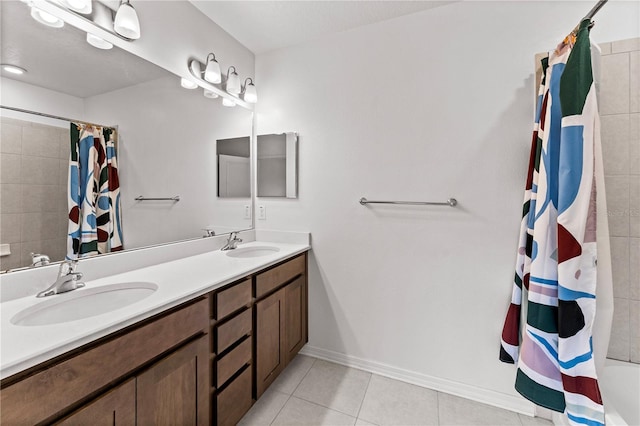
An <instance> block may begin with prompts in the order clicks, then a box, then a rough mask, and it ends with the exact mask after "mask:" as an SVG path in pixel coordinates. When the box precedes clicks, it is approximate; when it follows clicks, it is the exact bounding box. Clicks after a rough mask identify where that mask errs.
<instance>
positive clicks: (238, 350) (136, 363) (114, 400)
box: [0, 253, 308, 426]
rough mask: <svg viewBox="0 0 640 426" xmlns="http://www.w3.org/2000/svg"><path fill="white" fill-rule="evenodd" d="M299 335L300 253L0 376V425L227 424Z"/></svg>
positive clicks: (303, 262) (299, 342)
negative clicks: (89, 341)
mask: <svg viewBox="0 0 640 426" xmlns="http://www.w3.org/2000/svg"><path fill="white" fill-rule="evenodd" d="M307 335H308V332H307V253H302V254H300V255H298V256H295V257H293V258H291V259H289V260H286V261H284V262H281V263H279V264H277V265H275V266H273V267H270V268H267V269H266V270H264V271H260V272H258V273H255V274H252V275H250V276H248V277H245V278H243V279H241V280H239V281H237V282H234V283H231V284H229V285H227V286H224V287H222V288H220V289H217V290H214V291H212V292H210V293H208V294H206V295H204V296H199V297H196V298H194V299H193V300H191V301H189V302H187V303H185V304H183V305H180V306H178V307H175V308H171V309H169V310H167V311H166V312H163V313H161V314H159V315H156V316H154V317H152V318H149V319H147V320H144V321H141V322H140V323H137V324H134V325H132V326H130V327H127V328H125V329H123V330H120V331H118V332H116V333H113V334H111V335H109V336H106V337H103V338H101V339H98V340H97V341H95V342H92V343H90V344H87V345H85V346H82V347H80V348H78V349H75V350H73V351H71V352H69V353H67V354H64V355H61V356H59V357H57V358H54V359H52V360H50V361H46V362H44V363H42V364H40V365H37V366H35V367H32V368H30V369H28V370H26V371H23V372H21V373H18V374H16V375H14V376H11V377H8V378H5V379H3V380H2V382H0V406H1V407H2V410H0V423H1V424H3V425H4V424H6V425H34V424H59V425H65V426H75V425H78V426H84V425H89V424H90V425H104V426H107V425H110V426H129V425H131V426H135V425H143V426H147V425H203V426H205V425H210V424H214V425H218V426H231V425H235V424H237V423H238V421H240V419H241V418H242V416H243V415H244V414H245V413H246V412H247V411H248V410H249V409H250V408H251V406H252V405H253V403H254V402H255V400H256V399H257V398H259V397H260V396H261V395H262V394H263V393H264V391H265V390H266V389H267V387H268V386H269V385H270V384H271V383H273V381H274V380H275V379H276V378H277V377H278V375H279V374H280V373H281V372H282V370H284V368H285V367H286V365H287V364H288V363H289V362H290V361H291V360H292V359H293V357H295V355H296V354H297V353H298V351H299V350H300V349H301V348H302V346H304V344H305V343H306V342H307Z"/></svg>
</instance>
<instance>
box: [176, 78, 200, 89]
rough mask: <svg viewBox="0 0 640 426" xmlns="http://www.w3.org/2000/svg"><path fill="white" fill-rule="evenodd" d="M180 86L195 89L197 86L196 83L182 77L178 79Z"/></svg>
mask: <svg viewBox="0 0 640 426" xmlns="http://www.w3.org/2000/svg"><path fill="white" fill-rule="evenodd" d="M180 86H182V87H184V88H185V89H196V88H197V87H198V84H197V83H195V82H193V81H191V80H188V79H186V78H184V77H183V78H181V79H180Z"/></svg>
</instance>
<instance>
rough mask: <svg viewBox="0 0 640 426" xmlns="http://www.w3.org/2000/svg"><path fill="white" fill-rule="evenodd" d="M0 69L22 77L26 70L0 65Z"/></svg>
mask: <svg viewBox="0 0 640 426" xmlns="http://www.w3.org/2000/svg"><path fill="white" fill-rule="evenodd" d="M2 69H3V70H4V71H6V72H9V73H11V74H16V75H22V74H24V73H26V72H27V70H25V69H24V68H20V67H18V66H15V65H10V64H2Z"/></svg>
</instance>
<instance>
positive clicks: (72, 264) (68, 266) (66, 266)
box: [58, 259, 78, 277]
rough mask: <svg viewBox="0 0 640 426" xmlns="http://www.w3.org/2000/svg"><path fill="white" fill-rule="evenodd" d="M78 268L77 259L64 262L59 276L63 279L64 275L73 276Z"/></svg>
mask: <svg viewBox="0 0 640 426" xmlns="http://www.w3.org/2000/svg"><path fill="white" fill-rule="evenodd" d="M77 266H78V260H77V259H67V260H64V261H63V262H62V263H61V264H60V269H59V270H58V276H59V277H61V276H63V275H69V274H73V273H74V272H75V271H76V267H77Z"/></svg>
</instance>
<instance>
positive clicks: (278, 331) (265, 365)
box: [254, 253, 308, 398]
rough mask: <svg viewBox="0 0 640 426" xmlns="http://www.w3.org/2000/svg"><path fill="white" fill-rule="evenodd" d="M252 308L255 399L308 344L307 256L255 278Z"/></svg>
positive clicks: (302, 255)
mask: <svg viewBox="0 0 640 426" xmlns="http://www.w3.org/2000/svg"><path fill="white" fill-rule="evenodd" d="M255 292H256V297H257V298H259V299H258V300H257V301H256V302H255V304H254V312H255V314H254V317H255V330H256V332H255V348H256V362H255V364H256V365H255V374H256V379H255V380H256V398H260V396H261V395H262V394H263V393H264V391H265V390H266V389H267V388H268V387H269V385H271V383H273V382H274V380H275V379H276V378H277V377H278V375H279V374H280V373H281V372H282V370H284V368H285V367H286V366H287V364H288V363H289V362H290V361H291V360H292V359H293V358H294V357H295V356H296V354H297V353H298V352H299V351H300V349H301V348H302V347H303V346H304V344H305V343H306V342H307V340H308V331H307V330H308V329H307V255H306V253H303V254H301V255H300V256H298V257H295V258H293V259H292V260H289V261H287V262H285V263H283V264H281V265H278V266H276V267H274V268H272V269H271V270H269V271H266V272H264V273H262V274H259V275H257V276H256V286H255Z"/></svg>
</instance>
